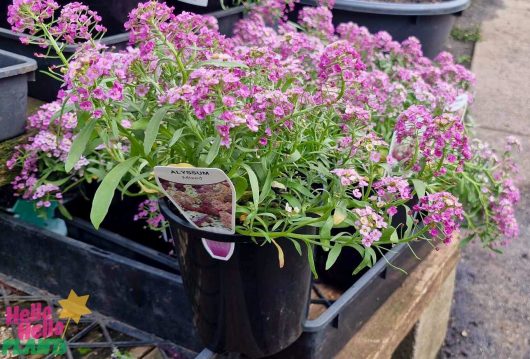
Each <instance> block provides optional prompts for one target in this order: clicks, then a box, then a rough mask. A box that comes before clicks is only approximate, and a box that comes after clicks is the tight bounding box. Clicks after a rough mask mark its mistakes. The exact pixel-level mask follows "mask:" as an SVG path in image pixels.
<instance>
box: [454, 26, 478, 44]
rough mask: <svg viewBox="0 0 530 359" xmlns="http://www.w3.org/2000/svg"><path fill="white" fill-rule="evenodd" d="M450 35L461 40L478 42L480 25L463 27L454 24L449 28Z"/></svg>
mask: <svg viewBox="0 0 530 359" xmlns="http://www.w3.org/2000/svg"><path fill="white" fill-rule="evenodd" d="M451 37H452V38H453V39H455V40H458V41H462V42H478V41H480V27H478V26H475V27H472V28H469V29H465V28H461V27H457V26H455V27H453V29H452V30H451Z"/></svg>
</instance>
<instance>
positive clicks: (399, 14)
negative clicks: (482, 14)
mask: <svg viewBox="0 0 530 359" xmlns="http://www.w3.org/2000/svg"><path fill="white" fill-rule="evenodd" d="M470 1H471V0H445V1H438V2H432V3H431V2H428V3H422V4H416V3H393V2H392V3H391V2H384V1H366V0H337V1H336V2H335V6H334V8H333V23H334V24H335V25H338V24H340V23H343V22H349V21H352V22H354V23H357V24H359V25H362V26H366V27H367V28H368V30H370V32H372V33H375V32H378V31H383V30H384V31H387V32H388V33H390V35H392V37H393V38H394V39H395V40H397V41H403V40H405V39H406V38H408V37H409V36H415V37H417V38H418V39H419V40H420V42H421V44H422V47H423V53H424V55H425V56H427V57H430V58H433V57H435V56H436V55H437V54H438V53H439V52H440V51H442V50H443V47H444V44H445V42H446V40H447V37H448V36H449V33H450V32H451V28H452V27H453V24H454V21H455V15H459V14H461V12H462V11H463V10H465V9H466V8H467V7H468V6H469V4H470ZM302 4H309V5H314V4H315V1H313V0H302Z"/></svg>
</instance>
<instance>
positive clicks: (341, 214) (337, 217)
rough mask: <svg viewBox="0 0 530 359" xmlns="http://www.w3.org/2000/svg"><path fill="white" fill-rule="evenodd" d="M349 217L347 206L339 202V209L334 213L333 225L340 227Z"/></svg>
mask: <svg viewBox="0 0 530 359" xmlns="http://www.w3.org/2000/svg"><path fill="white" fill-rule="evenodd" d="M347 216H348V210H347V209H346V206H345V205H344V202H342V201H341V202H339V203H338V204H337V208H335V212H334V213H333V224H334V225H339V224H341V223H342V222H344V220H345V219H346V217H347Z"/></svg>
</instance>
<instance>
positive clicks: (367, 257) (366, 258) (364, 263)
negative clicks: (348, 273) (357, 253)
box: [353, 248, 371, 275]
mask: <svg viewBox="0 0 530 359" xmlns="http://www.w3.org/2000/svg"><path fill="white" fill-rule="evenodd" d="M370 259H371V256H370V253H368V248H365V249H364V255H363V261H362V262H361V263H360V264H359V265H358V266H357V267H356V268H355V269H354V270H353V274H354V275H355V274H357V273H359V272H360V271H362V270H363V269H364V268H366V267H369V265H370Z"/></svg>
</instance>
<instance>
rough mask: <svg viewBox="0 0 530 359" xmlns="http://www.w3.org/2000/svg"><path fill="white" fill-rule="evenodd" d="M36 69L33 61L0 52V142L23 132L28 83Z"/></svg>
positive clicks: (32, 78) (33, 76) (33, 77)
mask: <svg viewBox="0 0 530 359" xmlns="http://www.w3.org/2000/svg"><path fill="white" fill-rule="evenodd" d="M36 69H37V63H36V62H35V60H33V59H30V58H27V57H24V56H19V55H16V54H13V53H10V52H7V51H3V50H0V141H3V140H5V139H8V138H11V137H15V136H18V135H20V134H22V133H23V132H24V129H25V127H26V117H27V116H26V109H27V105H28V81H32V80H34V79H35V73H34V71H35V70H36Z"/></svg>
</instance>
